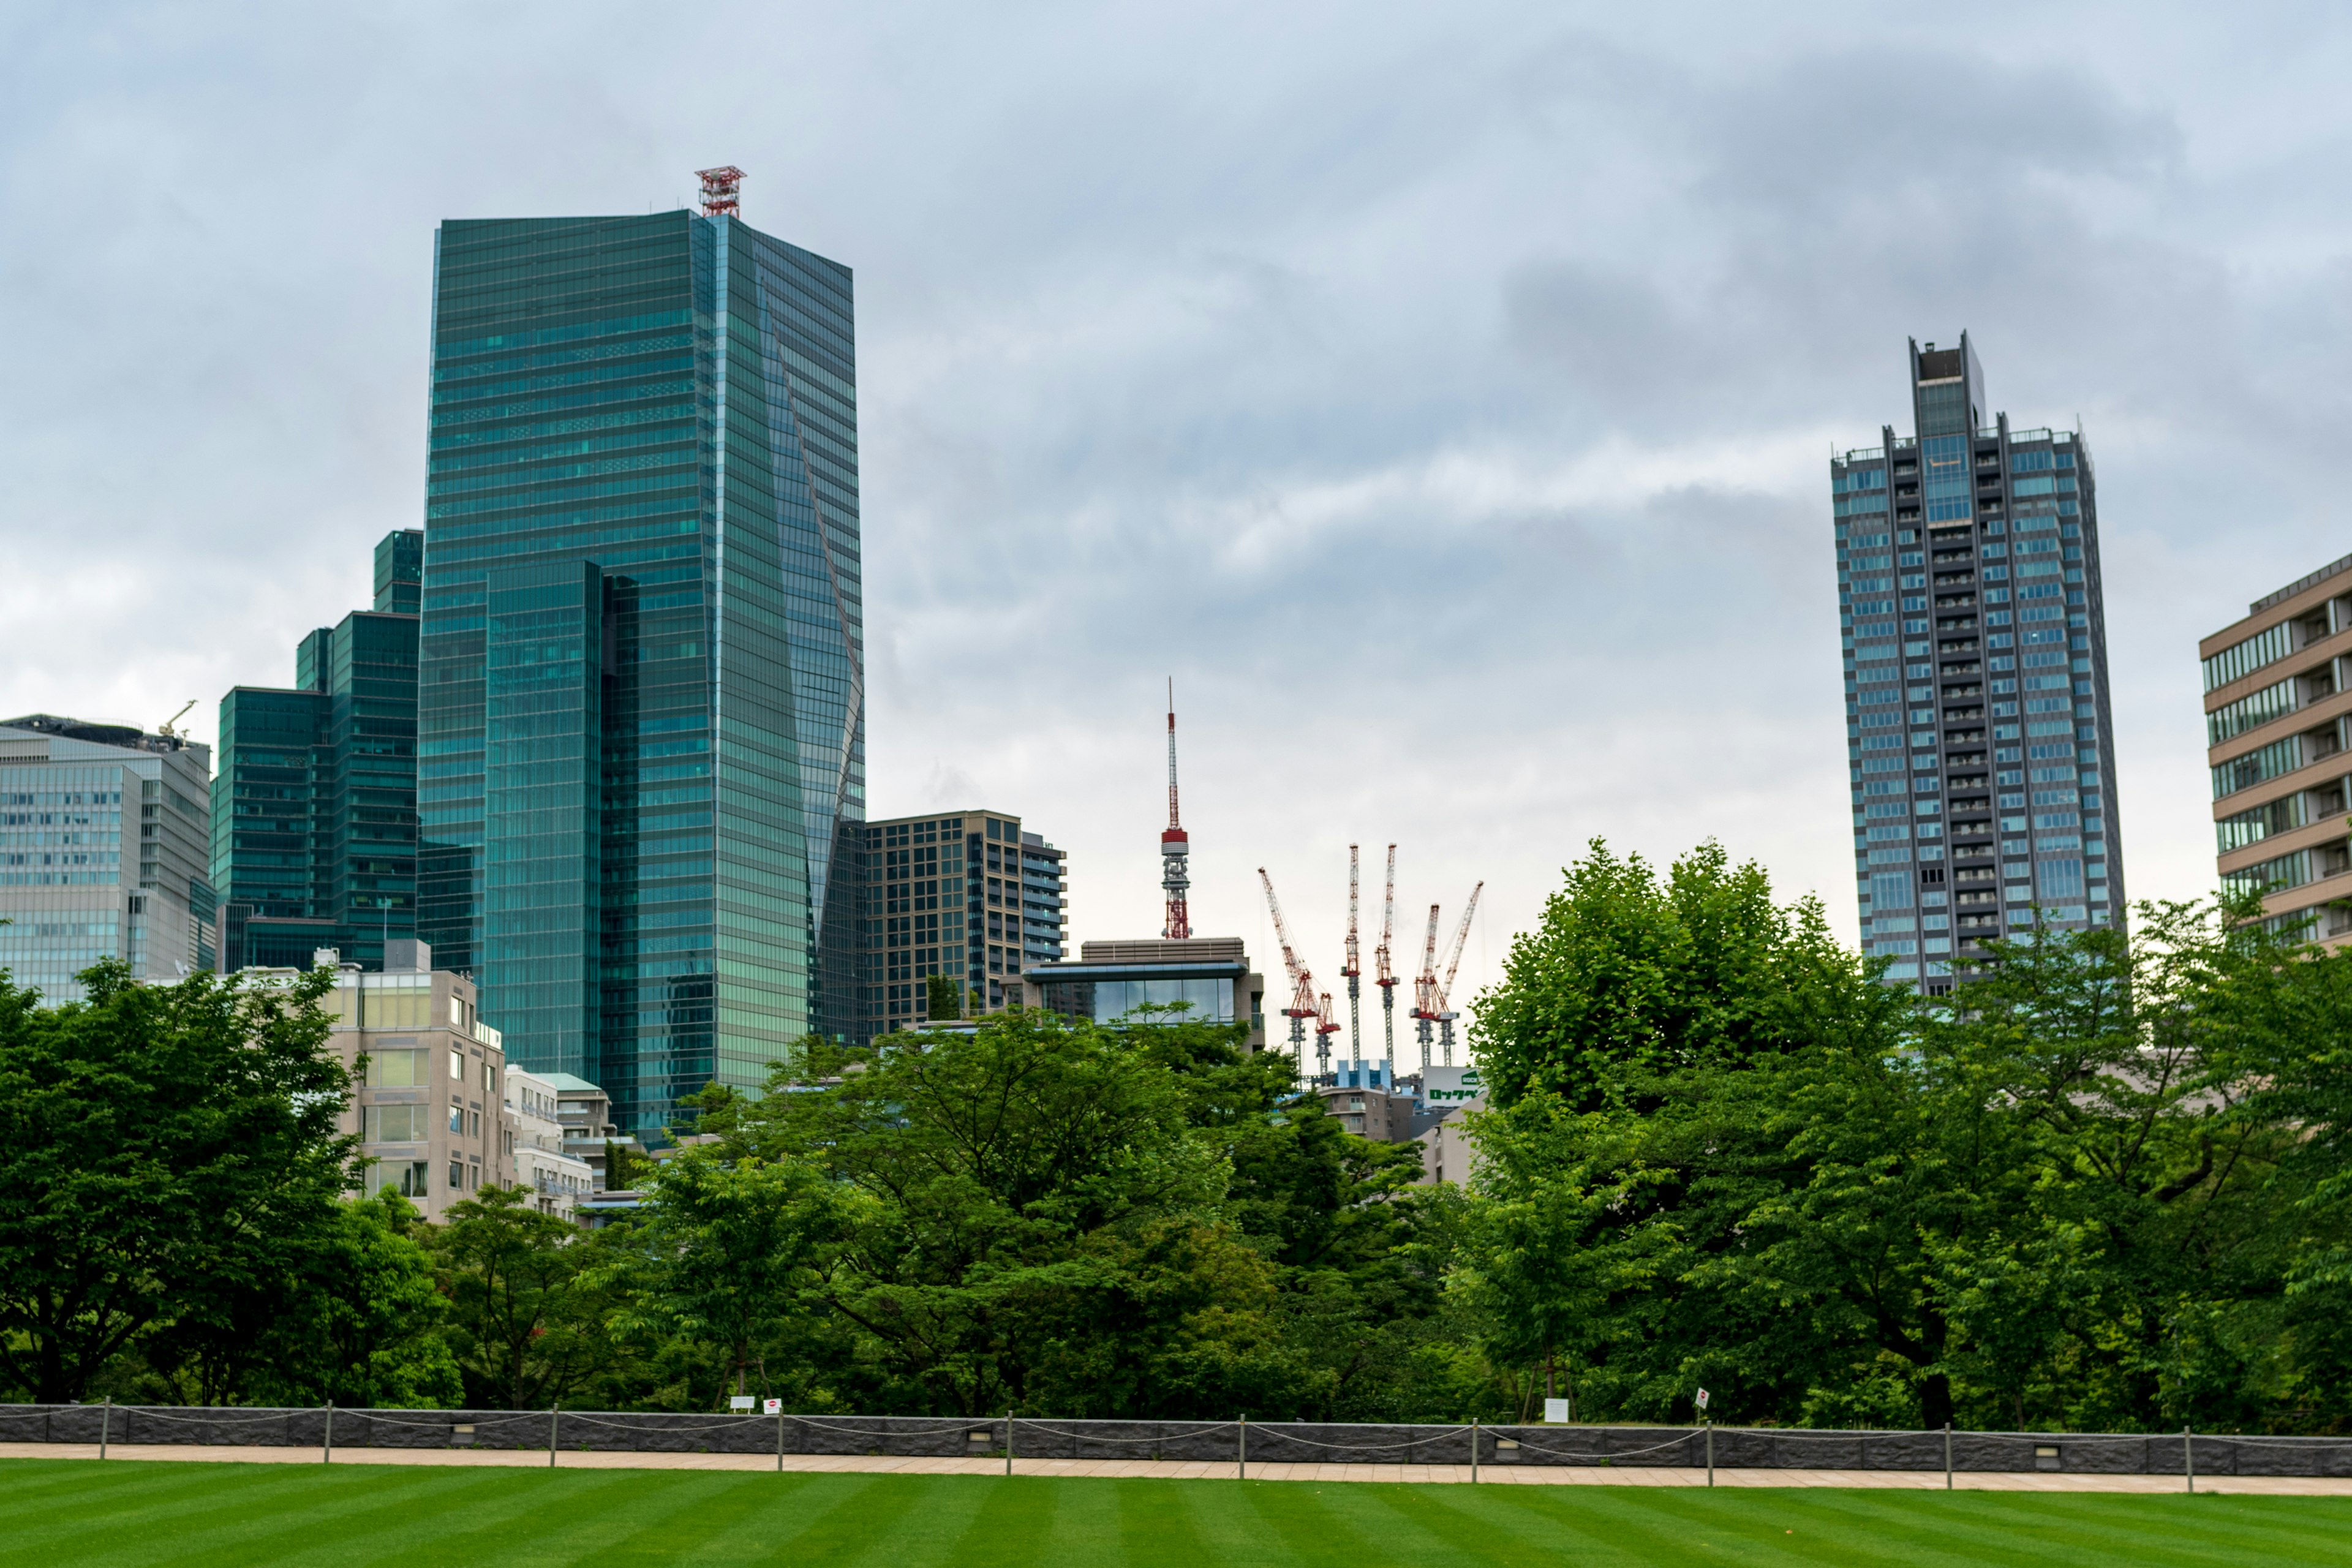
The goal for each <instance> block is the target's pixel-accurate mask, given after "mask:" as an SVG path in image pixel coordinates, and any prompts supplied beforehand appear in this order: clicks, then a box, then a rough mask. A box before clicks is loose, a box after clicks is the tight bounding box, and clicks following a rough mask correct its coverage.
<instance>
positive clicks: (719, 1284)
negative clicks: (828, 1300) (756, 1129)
mask: <svg viewBox="0 0 2352 1568" xmlns="http://www.w3.org/2000/svg"><path fill="white" fill-rule="evenodd" d="M866 1206H868V1205H861V1204H860V1203H859V1202H858V1201H857V1200H856V1194H854V1193H853V1192H852V1191H851V1190H849V1189H846V1188H844V1187H841V1186H839V1185H836V1184H834V1183H832V1182H830V1181H828V1180H827V1179H826V1178H825V1176H824V1173H822V1172H820V1171H818V1170H817V1169H815V1168H814V1166H811V1165H809V1164H807V1163H804V1162H803V1161H799V1160H789V1159H788V1160H784V1161H780V1162H770V1161H765V1160H762V1159H761V1158H760V1157H759V1156H757V1155H755V1154H753V1155H744V1156H742V1157H740V1158H739V1159H733V1160H729V1159H726V1158H725V1157H723V1156H721V1155H719V1154H715V1153H713V1152H710V1149H709V1145H698V1146H695V1147H691V1148H688V1150H686V1151H685V1152H683V1153H681V1154H679V1155H677V1157H676V1158H674V1159H672V1160H670V1161H669V1162H668V1163H667V1164H666V1165H664V1166H663V1167H662V1170H661V1173H660V1174H659V1176H658V1177H657V1178H656V1180H655V1182H654V1183H653V1186H652V1190H651V1191H650V1193H649V1194H647V1198H646V1209H647V1218H646V1222H645V1225H644V1226H643V1229H642V1231H641V1233H640V1236H639V1241H640V1244H641V1245H642V1246H643V1247H645V1249H646V1253H647V1254H648V1256H649V1257H650V1258H651V1259H652V1267H651V1268H650V1270H649V1272H648V1276H647V1279H646V1296H647V1305H648V1306H649V1308H650V1309H651V1310H653V1311H654V1312H656V1313H658V1314H660V1315H661V1316H662V1317H663V1318H665V1319H666V1320H667V1321H668V1322H669V1323H672V1324H674V1325H675V1326H676V1327H677V1330H678V1331H680V1332H683V1333H685V1334H687V1335H688V1336H689V1337H693V1338H698V1339H701V1340H705V1341H708V1342H710V1343H711V1344H713V1345H716V1346H718V1347H719V1348H720V1349H721V1350H722V1351H724V1352H725V1354H726V1357H727V1362H728V1365H729V1367H730V1370H731V1372H732V1374H733V1377H734V1382H735V1392H736V1393H738V1394H740V1393H742V1392H743V1390H744V1385H745V1382H746V1378H747V1375H748V1373H749V1371H750V1369H751V1366H752V1365H753V1363H755V1361H756V1363H758V1365H759V1369H760V1386H761V1391H762V1392H763V1393H764V1392H766V1391H767V1390H768V1388H769V1377H768V1368H767V1362H766V1357H765V1355H764V1354H763V1353H761V1347H762V1346H763V1345H765V1344H766V1343H767V1342H770V1341H771V1340H772V1339H773V1338H774V1337H775V1336H776V1335H777V1334H778V1333H779V1332H781V1331H782V1330H783V1329H784V1328H785V1327H786V1326H787V1325H788V1324H790V1323H791V1322H793V1321H794V1320H796V1319H799V1318H802V1317H803V1316H805V1315H806V1314H807V1313H808V1312H809V1310H811V1306H812V1304H813V1303H814V1300H815V1297H816V1293H817V1291H818V1290H819V1289H820V1288H821V1287H822V1286H823V1284H824V1281H825V1279H826V1275H827V1271H828V1269H829V1266H830V1265H831V1263H832V1261H833V1259H834V1258H835V1255H836V1254H837V1253H838V1251H839V1249H840V1247H841V1246H842V1244H843V1242H844V1240H845V1238H846V1237H848V1236H849V1235H850V1234H851V1232H852V1231H853V1230H854V1229H855V1228H856V1226H857V1224H858V1223H859V1222H860V1221H861V1220H863V1219H864V1218H865V1217H866V1215H865V1213H864V1212H863V1211H864V1209H865V1208H866Z"/></svg>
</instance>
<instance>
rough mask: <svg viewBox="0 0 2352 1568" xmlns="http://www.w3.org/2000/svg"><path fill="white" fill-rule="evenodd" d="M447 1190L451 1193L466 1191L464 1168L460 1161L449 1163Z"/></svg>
mask: <svg viewBox="0 0 2352 1568" xmlns="http://www.w3.org/2000/svg"><path fill="white" fill-rule="evenodd" d="M449 1190H450V1191H451V1192H453V1193H462V1192H464V1191H465V1190H466V1167H465V1164H464V1163H462V1162H460V1161H457V1160H452V1161H450V1162H449Z"/></svg>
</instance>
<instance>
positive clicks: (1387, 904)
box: [1350, 844, 1397, 1081]
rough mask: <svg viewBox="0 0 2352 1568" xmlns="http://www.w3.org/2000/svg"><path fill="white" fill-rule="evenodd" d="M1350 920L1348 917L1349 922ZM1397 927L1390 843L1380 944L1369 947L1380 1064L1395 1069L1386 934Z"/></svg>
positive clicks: (1392, 979)
mask: <svg viewBox="0 0 2352 1568" xmlns="http://www.w3.org/2000/svg"><path fill="white" fill-rule="evenodd" d="M1352 923H1353V922H1352V921H1351V922H1350V924H1352ZM1395 929H1396V846H1395V845H1393V844H1391V845H1390V846H1389V887H1388V892H1387V894H1386V895H1385V896H1383V897H1382V899H1381V945H1380V946H1378V947H1376V948H1374V949H1372V984H1375V985H1377V986H1379V987H1380V988H1381V1066H1382V1067H1383V1068H1386V1069H1387V1071H1388V1075H1389V1077H1390V1079H1391V1081H1394V1078H1395V1073H1396V988H1397V974H1396V971H1395V970H1393V969H1391V967H1389V937H1390V935H1391V933H1392V932H1393V931H1395Z"/></svg>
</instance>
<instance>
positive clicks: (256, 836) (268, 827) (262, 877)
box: [211, 529, 424, 970]
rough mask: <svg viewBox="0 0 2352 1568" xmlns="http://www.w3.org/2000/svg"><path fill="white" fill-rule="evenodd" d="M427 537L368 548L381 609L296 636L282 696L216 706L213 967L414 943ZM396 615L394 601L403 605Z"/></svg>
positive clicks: (367, 952)
mask: <svg viewBox="0 0 2352 1568" xmlns="http://www.w3.org/2000/svg"><path fill="white" fill-rule="evenodd" d="M423 544H424V536H423V534H421V533H420V532H418V531H416V530H415V529H399V530H395V531H394V532H392V533H391V534H388V535H387V536H385V538H384V539H383V542H381V543H379V544H378V545H377V546H376V551H375V607H374V608H373V609H372V610H354V611H352V613H351V614H350V615H348V616H344V617H343V619H342V621H341V624H340V625H337V626H321V627H320V628H319V629H318V630H317V631H314V632H312V633H311V634H310V636H309V637H304V638H303V639H302V643H301V646H300V647H298V648H297V649H296V650H295V655H294V686H293V688H292V689H273V688H266V687H250V686H240V687H237V688H236V689H234V690H232V691H231V692H229V694H228V695H227V696H226V697H224V698H222V699H221V705H220V772H219V773H218V774H217V775H216V776H215V778H214V780H213V783H212V792H213V793H212V843H211V863H212V879H213V885H214V886H215V888H216V889H218V890H219V895H220V899H221V922H220V923H221V944H220V945H221V967H222V968H224V969H228V970H235V969H239V968H243V967H245V966H246V965H247V964H264V965H270V966H289V965H290V966H293V967H297V968H305V969H307V968H308V967H310V958H311V954H312V953H313V952H315V951H316V950H317V949H319V948H321V947H331V948H335V949H338V950H339V951H340V952H341V954H342V956H343V958H344V960H345V961H346V962H349V963H357V964H360V965H362V967H364V968H369V969H381V968H382V967H383V947H384V943H385V942H387V941H398V940H401V939H404V938H409V937H414V936H415V934H416V647H417V641H416V632H417V621H416V598H417V593H418V586H419V583H420V581H421V577H422V573H421V570H420V568H421V563H422V550H423ZM402 606H405V608H403V607H402Z"/></svg>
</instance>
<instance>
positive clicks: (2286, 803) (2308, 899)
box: [2197, 555, 2352, 947]
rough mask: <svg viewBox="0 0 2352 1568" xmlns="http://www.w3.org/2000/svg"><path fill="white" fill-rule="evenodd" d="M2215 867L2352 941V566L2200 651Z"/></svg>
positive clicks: (2311, 581)
mask: <svg viewBox="0 0 2352 1568" xmlns="http://www.w3.org/2000/svg"><path fill="white" fill-rule="evenodd" d="M2197 651H2198V657H2199V658H2200V660H2201V661H2202V663H2203V667H2204V677H2205V741H2206V746H2207V752H2206V761H2207V763H2208V764H2209V765H2210V768H2211V770H2212V779H2213V824H2214V835H2215V854H2216V860H2215V866H2216V868H2217V869H2218V870H2219V871H2220V873H2221V880H2222V882H2223V883H2224V884H2225V885H2229V886H2232V887H2235V888H2239V889H2252V890H2257V891H2260V892H2262V893H2263V910H2265V912H2266V913H2267V914H2268V915H2269V916H2270V918H2271V919H2273V920H2275V921H2280V922H2282V923H2287V924H2293V925H2294V926H2295V927H2296V928H2297V929H2299V930H2301V931H2303V932H2304V934H2305V935H2306V936H2308V937H2309V938H2310V939H2311V940H2313V941H2315V942H2320V943H2322V944H2323V945H2325V946H2327V947H2340V946H2342V945H2343V944H2344V943H2346V942H2352V907H2347V906H2346V904H2344V903H2343V902H2341V901H2340V900H2352V838H2347V831H2346V822H2347V819H2346V816H2345V811H2346V807H2347V805H2352V555H2347V556H2346V557H2344V558H2343V559H2342V560H2340V561H2336V562H2332V563H2329V564H2327V565H2326V566H2323V567H2321V568H2320V569H2319V570H2318V571H2316V572H2314V573H2313V574H2310V575H2309V576H2307V577H2305V578H2303V579H2301V580H2300V581H2297V582H2294V583H2290V584H2287V585H2286V586H2285V587H2284V588H2281V589H2280V590H2278V592H2276V593H2274V594H2269V595H2264V596H2263V597H2262V598H2260V599H2257V600H2255V601H2254V602H2253V603H2252V605H2248V606H2247V613H2246V615H2245V617H2244V618H2243V619H2242V620H2238V621H2234V622H2232V623H2231V624H2230V625H2229V626H2224V627H2222V628H2221V630H2220V631H2218V632H2215V633H2214V634H2213V635H2212V636H2210V637H2206V638H2204V639H2203V640H2202V641H2200V643H2199V644H2198V647H2197Z"/></svg>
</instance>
